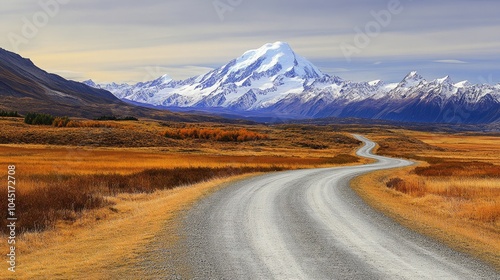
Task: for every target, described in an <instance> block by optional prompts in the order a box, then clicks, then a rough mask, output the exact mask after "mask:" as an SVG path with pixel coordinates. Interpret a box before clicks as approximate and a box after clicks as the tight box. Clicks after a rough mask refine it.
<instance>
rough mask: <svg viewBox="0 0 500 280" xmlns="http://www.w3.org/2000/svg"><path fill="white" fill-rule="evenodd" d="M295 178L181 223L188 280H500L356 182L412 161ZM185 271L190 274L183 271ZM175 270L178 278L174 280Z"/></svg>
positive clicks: (221, 196) (245, 190) (234, 196)
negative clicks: (384, 206) (399, 217)
mask: <svg viewBox="0 0 500 280" xmlns="http://www.w3.org/2000/svg"><path fill="white" fill-rule="evenodd" d="M356 137H357V138H358V139H359V140H361V141H363V142H364V143H365V145H364V147H362V148H361V149H360V150H359V151H358V152H357V154H358V155H360V156H363V157H367V158H373V159H375V160H377V162H376V163H372V164H367V165H361V166H349V167H341V168H324V169H310V170H294V171H287V172H279V173H274V174H267V175H263V176H259V177H255V178H251V179H248V180H244V181H241V182H238V183H235V184H233V185H232V186H230V187H227V188H225V189H223V190H221V191H219V192H217V193H215V194H213V195H211V196H209V197H207V198H206V199H204V200H202V201H200V202H199V203H198V204H197V205H195V207H194V208H193V209H191V210H190V211H189V212H188V213H187V214H186V217H185V219H184V221H183V223H184V224H183V229H182V232H183V235H184V236H185V238H184V239H183V241H182V242H181V247H182V248H184V249H183V250H181V251H183V254H182V255H183V256H182V257H180V259H178V262H177V263H178V265H176V267H174V268H173V270H174V274H170V275H169V276H174V275H177V276H180V277H181V278H184V279H188V278H189V279H467V280H470V279H500V275H499V274H498V273H497V272H495V271H494V270H493V269H491V268H489V267H488V266H487V265H485V264H483V263H481V262H479V261H477V260H475V259H473V258H471V257H469V256H466V255H464V254H461V253H458V252H455V251H453V250H451V249H449V248H448V247H446V246H444V245H442V244H440V243H438V242H435V241H433V240H430V239H429V238H426V237H424V236H422V235H419V234H417V233H415V232H413V231H411V230H408V229H406V228H404V227H402V226H401V225H399V224H397V223H395V222H394V221H393V220H391V219H389V218H387V217H385V216H384V215H382V214H380V213H378V212H377V211H375V210H373V209H372V208H370V207H368V206H367V205H366V204H365V203H364V202H363V201H362V200H361V199H360V198H359V197H358V196H357V195H356V194H355V193H354V192H353V191H352V190H351V189H350V187H349V181H350V180H351V179H352V178H354V177H356V176H359V175H361V174H365V173H368V172H371V171H375V170H381V169H389V168H397V167H402V166H407V165H411V164H412V162H409V161H406V160H402V159H393V158H387V157H382V156H377V155H373V154H372V153H371V151H372V149H373V148H374V147H375V143H374V142H371V141H370V140H368V139H366V138H364V137H362V136H356ZM179 266H182V268H180V267H179ZM175 271H176V272H175Z"/></svg>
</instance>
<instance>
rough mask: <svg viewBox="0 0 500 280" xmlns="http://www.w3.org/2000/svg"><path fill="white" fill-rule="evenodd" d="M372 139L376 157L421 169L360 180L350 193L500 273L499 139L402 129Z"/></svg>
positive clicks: (408, 169)
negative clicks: (402, 161) (392, 158)
mask: <svg viewBox="0 0 500 280" xmlns="http://www.w3.org/2000/svg"><path fill="white" fill-rule="evenodd" d="M372 138H375V139H376V140H377V141H378V142H379V143H380V148H379V153H382V154H385V155H389V156H396V157H398V156H402V157H406V158H410V159H413V160H417V161H419V162H420V163H419V166H417V167H408V168H404V169H401V170H388V171H379V172H376V173H372V174H368V175H365V176H362V177H359V178H357V179H356V180H354V181H353V182H352V187H353V189H354V190H355V191H356V192H357V193H358V194H359V195H360V196H361V197H363V198H364V199H365V200H366V201H367V203H368V204H370V205H372V206H373V207H374V208H376V209H379V210H380V211H382V212H384V213H386V214H387V215H389V216H391V217H393V218H394V219H396V220H397V221H399V222H400V223H402V224H403V225H405V226H407V227H409V228H412V229H414V230H417V231H419V232H421V233H423V234H426V235H429V236H432V237H434V238H436V239H438V240H440V241H442V242H444V243H445V244H447V245H449V246H450V247H453V248H455V249H457V250H459V251H462V252H466V253H468V254H471V255H474V256H476V257H478V258H480V259H482V260H484V261H486V262H488V263H490V264H492V265H493V266H494V267H495V268H496V269H497V270H500V243H498V240H500V165H499V161H498V145H499V141H500V139H499V138H498V137H496V138H495V137H491V136H455V135H441V134H430V133H416V132H406V131H405V132H403V133H401V132H398V133H397V136H394V135H391V136H389V137H387V136H386V137H384V136H380V135H379V136H373V137H372ZM467 143H469V144H467Z"/></svg>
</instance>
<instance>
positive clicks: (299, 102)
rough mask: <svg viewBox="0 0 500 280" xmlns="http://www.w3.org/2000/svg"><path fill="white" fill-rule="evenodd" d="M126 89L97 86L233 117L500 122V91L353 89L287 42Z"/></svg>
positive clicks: (462, 86) (421, 81)
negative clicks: (227, 112)
mask: <svg viewBox="0 0 500 280" xmlns="http://www.w3.org/2000/svg"><path fill="white" fill-rule="evenodd" d="M165 77H168V76H162V77H160V78H158V79H156V80H153V81H149V82H143V83H137V84H135V85H128V84H120V85H118V84H114V83H113V84H103V85H95V83H93V82H92V81H86V83H87V84H89V85H90V84H94V86H96V87H98V88H102V89H106V90H108V91H110V92H112V93H113V94H115V96H117V97H119V98H120V99H123V100H129V101H133V102H138V103H144V104H148V105H154V106H161V107H164V108H179V107H180V108H193V109H213V110H214V111H217V109H224V110H231V111H233V112H234V113H236V114H240V115H244V114H246V113H249V112H252V113H261V114H263V115H273V114H276V115H278V114H279V115H282V116H289V117H290V118H295V119H296V118H324V117H361V118H369V119H383V120H393V121H421V122H438V123H491V122H499V121H500V109H499V108H500V84H499V85H472V84H470V83H469V82H467V81H462V82H459V83H454V82H453V81H452V80H451V78H450V77H449V76H446V77H444V78H440V79H435V80H432V81H430V82H429V81H427V80H426V79H425V78H424V77H422V76H421V75H420V74H419V73H418V72H417V71H412V72H410V73H409V74H407V75H406V76H405V77H404V78H403V79H402V80H401V82H399V83H392V84H386V83H385V82H383V81H381V80H376V81H371V82H351V81H346V80H343V79H342V78H340V77H337V76H330V75H328V74H324V73H322V72H321V70H319V68H317V67H316V66H315V65H314V64H312V63H311V62H309V61H308V60H307V59H305V58H303V57H301V56H300V55H298V54H296V53H295V52H294V51H293V49H292V48H291V47H290V45H289V44H287V43H284V42H275V43H268V44H265V45H263V46H262V47H260V48H258V49H254V50H249V51H247V52H245V53H243V54H242V55H241V56H240V57H238V58H236V59H233V60H231V61H230V62H228V63H227V64H225V65H223V66H221V67H219V68H216V69H214V70H211V71H209V72H208V73H206V74H203V75H200V76H196V77H192V78H189V79H186V80H180V81H174V80H172V79H171V78H170V77H168V78H165Z"/></svg>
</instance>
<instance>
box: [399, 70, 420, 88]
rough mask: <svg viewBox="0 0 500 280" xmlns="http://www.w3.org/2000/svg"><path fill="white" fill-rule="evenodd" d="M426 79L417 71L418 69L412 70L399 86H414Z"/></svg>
mask: <svg viewBox="0 0 500 280" xmlns="http://www.w3.org/2000/svg"><path fill="white" fill-rule="evenodd" d="M423 81H425V79H424V78H423V77H422V76H420V74H418V73H417V71H411V72H410V73H409V74H408V75H406V77H405V78H404V79H403V80H402V81H401V83H399V85H398V87H400V88H404V87H414V86H417V85H418V84H420V83H421V82H423Z"/></svg>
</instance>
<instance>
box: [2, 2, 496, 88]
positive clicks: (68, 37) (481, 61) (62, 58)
mask: <svg viewBox="0 0 500 280" xmlns="http://www.w3.org/2000/svg"><path fill="white" fill-rule="evenodd" d="M499 11H500V2H499V1H498V0H441V1H432V0H421V1H417V0H415V1H412V0H141V1H138V0H16V1H6V0H2V5H1V7H0V47H2V48H4V49H7V50H10V51H15V52H17V53H19V54H20V55H22V56H24V57H29V58H30V59H31V60H32V61H34V62H35V64H37V65H38V66H39V67H41V68H43V69H45V70H47V71H49V72H55V73H58V74H60V75H62V76H64V77H66V78H69V79H74V80H79V81H82V80H85V79H89V78H92V79H94V80H95V81H98V82H112V81H114V82H138V81H145V80H152V79H154V78H157V77H159V76H161V75H163V74H168V75H170V76H171V77H173V78H174V79H184V78H187V77H191V76H194V75H199V74H203V73H205V72H207V71H208V70H210V69H213V68H215V67H218V66H221V65H223V64H225V63H227V62H229V61H230V60H231V59H234V58H236V57H238V56H240V55H241V54H242V53H243V52H245V51H246V50H249V49H255V48H258V47H260V46H262V45H263V44H265V43H268V42H275V41H285V42H288V43H289V44H290V45H291V46H292V48H293V49H294V50H295V51H296V52H297V53H298V54H300V55H302V56H304V57H306V58H308V59H309V60H310V61H311V62H313V63H314V64H316V65H317V66H318V67H319V68H320V69H321V70H322V71H323V72H325V73H328V74H333V75H338V76H340V77H342V78H345V79H350V80H354V81H368V80H375V79H382V80H385V81H388V82H397V81H400V80H401V79H402V78H403V77H404V76H405V75H406V74H407V73H408V72H410V71H412V70H417V71H418V72H420V73H421V74H422V75H423V76H424V77H425V78H427V79H429V80H430V79H434V78H440V77H443V76H445V75H448V74H449V75H450V76H451V77H452V79H453V80H454V81H456V82H459V81H461V80H469V81H471V82H473V83H498V82H500V51H499V50H500V16H499V15H498V13H499Z"/></svg>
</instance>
